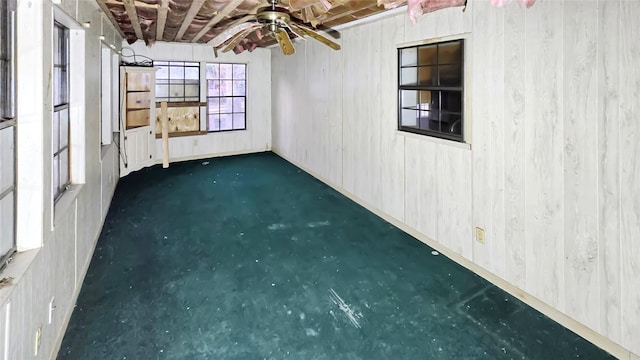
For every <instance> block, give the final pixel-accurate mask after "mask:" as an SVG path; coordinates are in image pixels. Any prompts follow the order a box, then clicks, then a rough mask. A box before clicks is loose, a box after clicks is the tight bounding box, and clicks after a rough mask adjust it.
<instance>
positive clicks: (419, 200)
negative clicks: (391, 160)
mask: <svg viewBox="0 0 640 360" xmlns="http://www.w3.org/2000/svg"><path fill="white" fill-rule="evenodd" d="M438 155H439V154H438V151H437V145H436V144H434V143H432V142H428V141H423V140H420V139H416V138H414V137H406V138H405V154H404V159H405V179H404V180H405V184H404V186H405V202H406V210H405V218H406V220H405V221H406V223H407V225H409V226H411V227H412V228H414V229H416V230H418V231H420V232H421V233H423V234H425V235H426V236H428V237H430V238H431V239H434V240H436V241H439V240H438V220H439V218H440V214H441V212H440V210H439V209H440V208H441V207H440V191H439V184H438V167H437V164H438Z"/></svg>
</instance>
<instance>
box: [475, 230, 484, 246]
mask: <svg viewBox="0 0 640 360" xmlns="http://www.w3.org/2000/svg"><path fill="white" fill-rule="evenodd" d="M476 241H477V242H479V243H481V244H484V229H483V228H481V227H477V226H476Z"/></svg>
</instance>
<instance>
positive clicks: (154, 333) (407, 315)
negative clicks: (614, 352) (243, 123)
mask: <svg viewBox="0 0 640 360" xmlns="http://www.w3.org/2000/svg"><path fill="white" fill-rule="evenodd" d="M609 357H610V356H609V355H608V354H607V353H605V352H603V351H602V350H600V349H598V348H596V347H595V346H593V345H591V344H590V343H588V342H587V341H585V340H584V339H582V338H580V337H578V336H576V335H575V334H573V333H572V332H570V331H568V330H566V329H565V328H563V327H562V326H560V325H558V324H556V323H554V322H553V321H551V320H550V319H548V318H547V317H545V316H543V315H541V314H540V313H538V312H536V311H535V310H533V309H531V308H529V307H527V306H526V305H524V304H523V303H521V302H520V301H518V300H516V299H515V298H513V297H512V296H509V295H508V294H506V293H504V292H503V291H501V290H500V289H498V288H496V287H495V286H492V285H491V284H489V283H487V282H486V281H484V280H483V279H481V278H480V277H478V276H476V275H474V274H473V273H471V272H469V271H468V270H466V269H464V268H462V267H460V266H458V265H456V264H455V263H453V262H452V261H451V260H449V259H447V258H446V257H444V256H442V255H433V254H432V249H431V248H429V247H428V246H426V245H424V244H422V243H421V242H419V241H418V240H416V239H414V238H412V237H411V236H409V235H407V234H405V233H403V232H402V231H400V230H398V229H396V228H395V227H393V226H392V225H390V224H389V223H387V222H385V221H384V220H382V219H380V218H378V217H377V216H375V215H374V214H372V213H370V212H369V211H367V210H365V209H364V208H362V207H360V206H359V205H357V204H356V203H354V202H352V201H350V200H349V199H347V198H345V197H343V196H342V195H341V194H339V193H337V192H336V191H334V190H332V189H331V188H329V187H327V186H326V185H324V184H322V183H321V182H319V181H317V180H316V179H314V178H313V177H311V176H310V175H308V174H306V173H304V172H303V171H301V170H299V169H298V168H296V167H294V166H292V165H291V164H289V163H287V162H286V161H284V160H282V159H281V158H279V157H278V156H276V155H274V154H272V153H264V154H256V155H248V156H236V157H229V158H217V159H209V160H204V161H203V160H200V161H193V162H184V163H176V164H171V167H170V168H169V169H166V170H165V169H162V168H160V167H153V168H150V169H145V170H141V171H139V172H136V173H134V174H131V175H129V176H127V177H126V178H124V179H122V180H121V181H120V183H119V185H118V188H117V190H116V194H115V197H114V200H113V203H112V205H111V209H110V211H109V215H108V217H107V220H106V222H105V225H104V228H103V230H102V234H101V236H100V239H99V242H98V245H97V248H96V251H95V254H94V257H93V259H92V262H91V266H90V268H89V271H88V274H87V277H86V279H85V281H84V285H83V288H82V291H81V293H80V296H79V299H78V304H77V307H76V308H75V310H74V313H73V316H72V318H71V322H70V324H69V328H68V330H67V333H66V334H65V337H64V340H63V343H62V347H61V349H60V352H59V355H58V359H91V360H100V359H130V360H134V359H243V360H244V359H521V358H526V359H545V360H546V359H562V358H564V359H576V358H584V359H605V358H609Z"/></svg>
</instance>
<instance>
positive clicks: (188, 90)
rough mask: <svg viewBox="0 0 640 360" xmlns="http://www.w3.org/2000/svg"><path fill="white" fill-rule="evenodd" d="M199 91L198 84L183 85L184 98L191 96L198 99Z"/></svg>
mask: <svg viewBox="0 0 640 360" xmlns="http://www.w3.org/2000/svg"><path fill="white" fill-rule="evenodd" d="M199 91H200V85H198V84H193V85H185V87H184V96H191V97H195V98H198V93H199Z"/></svg>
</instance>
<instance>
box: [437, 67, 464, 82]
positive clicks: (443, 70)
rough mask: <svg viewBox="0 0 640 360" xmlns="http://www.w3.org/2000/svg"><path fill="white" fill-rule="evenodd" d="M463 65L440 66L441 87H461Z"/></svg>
mask: <svg viewBox="0 0 640 360" xmlns="http://www.w3.org/2000/svg"><path fill="white" fill-rule="evenodd" d="M461 66H462V65H459V64H458V65H440V66H439V67H438V72H439V73H440V86H461V85H462V68H461Z"/></svg>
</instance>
